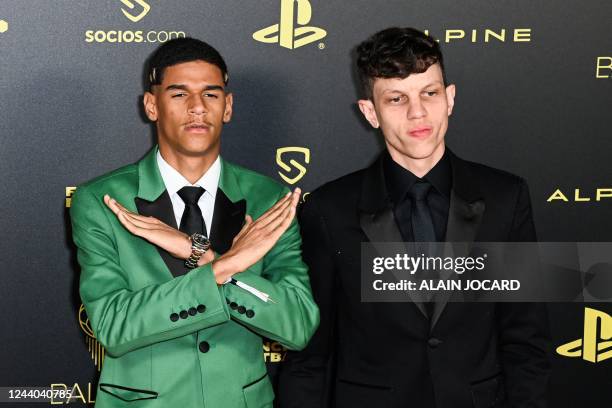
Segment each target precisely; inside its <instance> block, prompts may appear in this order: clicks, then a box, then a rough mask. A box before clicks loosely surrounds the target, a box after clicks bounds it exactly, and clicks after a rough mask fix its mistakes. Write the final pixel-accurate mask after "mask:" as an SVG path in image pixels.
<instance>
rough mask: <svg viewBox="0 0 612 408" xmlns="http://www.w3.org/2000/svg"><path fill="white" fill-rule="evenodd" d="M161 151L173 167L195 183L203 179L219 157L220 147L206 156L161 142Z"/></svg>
mask: <svg viewBox="0 0 612 408" xmlns="http://www.w3.org/2000/svg"><path fill="white" fill-rule="evenodd" d="M159 153H160V154H161V156H162V157H163V158H164V160H165V161H166V162H168V164H169V165H170V166H172V168H174V169H175V170H176V171H178V172H179V173H181V175H182V176H183V177H185V179H186V180H187V181H189V182H190V183H191V184H195V182H196V181H198V180H199V179H201V178H202V176H203V175H204V174H205V173H206V172H207V171H208V169H210V167H211V166H212V165H213V163H214V162H215V160H217V157H219V149H216V150H215V151H214V152H210V153H207V154H206V155H204V156H188V155H184V154H181V153H179V152H177V151H175V150H172V149H170V148H168V146H166V145H163V144H161V143H160V145H159Z"/></svg>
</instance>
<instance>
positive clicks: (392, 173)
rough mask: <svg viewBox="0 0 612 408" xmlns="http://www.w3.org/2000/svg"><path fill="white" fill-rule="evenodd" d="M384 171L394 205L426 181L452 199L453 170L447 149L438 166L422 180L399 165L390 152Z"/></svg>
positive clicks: (386, 157) (385, 159)
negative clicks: (421, 182) (417, 185)
mask: <svg viewBox="0 0 612 408" xmlns="http://www.w3.org/2000/svg"><path fill="white" fill-rule="evenodd" d="M383 166H384V167H383V171H384V174H385V182H386V185H387V191H389V197H390V198H391V201H392V202H393V203H399V202H400V201H402V200H403V199H404V197H405V196H406V193H408V190H410V189H411V188H412V185H413V184H414V183H416V182H418V181H421V180H426V181H428V182H429V183H431V185H432V186H433V187H434V188H435V189H436V191H438V192H439V193H440V194H442V195H443V196H444V197H445V198H448V199H450V191H451V187H452V184H453V183H452V169H451V164H450V159H449V157H448V153H447V149H444V155H443V156H442V158H441V159H440V160H439V161H438V162H437V163H436V165H435V166H434V167H433V168H432V169H431V170H429V172H428V173H427V174H426V175H425V176H423V178H422V179H420V178H419V177H417V176H416V175H414V173H412V172H411V171H410V170H407V169H405V168H403V167H402V166H400V165H399V164H397V163H396V162H395V161H394V160H393V159H392V158H391V155H390V154H389V152H388V151H387V152H386V153H385V158H384V164H383Z"/></svg>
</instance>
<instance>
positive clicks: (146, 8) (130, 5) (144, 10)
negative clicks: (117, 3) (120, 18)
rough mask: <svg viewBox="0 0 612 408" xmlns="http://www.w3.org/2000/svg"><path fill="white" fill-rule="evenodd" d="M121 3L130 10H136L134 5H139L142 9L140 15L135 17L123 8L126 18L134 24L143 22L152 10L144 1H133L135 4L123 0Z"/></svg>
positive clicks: (128, 0)
mask: <svg viewBox="0 0 612 408" xmlns="http://www.w3.org/2000/svg"><path fill="white" fill-rule="evenodd" d="M121 3H123V5H124V6H126V7H127V8H129V9H130V10H134V7H136V5H135V4H134V3H136V4H138V5H139V6H140V7H141V8H142V11H141V12H140V13H138V14H137V15H133V14H131V13H130V12H128V11H126V10H125V9H123V8H122V9H121V11H122V12H123V15H124V16H126V17H127V18H128V20H130V21H131V22H133V23H136V22H138V21H140V20H142V18H143V17H144V16H146V15H147V13H148V12H149V10H151V6H149V5H148V4H147V2H146V1H144V0H133V2H132V1H130V0H121Z"/></svg>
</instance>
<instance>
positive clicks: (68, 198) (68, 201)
mask: <svg viewBox="0 0 612 408" xmlns="http://www.w3.org/2000/svg"><path fill="white" fill-rule="evenodd" d="M76 189H77V188H76V187H66V208H70V205H71V204H72V196H73V195H74V192H75V191H76Z"/></svg>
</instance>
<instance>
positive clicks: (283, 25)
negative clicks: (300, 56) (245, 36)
mask: <svg viewBox="0 0 612 408" xmlns="http://www.w3.org/2000/svg"><path fill="white" fill-rule="evenodd" d="M296 3H297V8H296V7H295V6H296ZM311 18H312V7H311V5H310V2H309V1H308V0H281V12H280V22H279V23H278V24H274V25H271V26H270V27H266V28H263V29H261V30H259V31H257V32H255V33H253V39H254V40H256V41H260V42H263V43H279V44H280V46H281V47H285V48H289V49H294V48H299V47H301V46H303V45H306V44H310V43H312V42H314V41H317V40H320V39H321V38H324V37H325V36H326V35H327V32H326V31H325V30H323V29H322V28H318V27H312V26H306V24H308V23H310V19H311ZM296 23H297V25H299V27H295V25H296Z"/></svg>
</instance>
